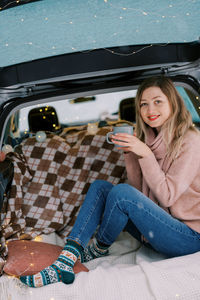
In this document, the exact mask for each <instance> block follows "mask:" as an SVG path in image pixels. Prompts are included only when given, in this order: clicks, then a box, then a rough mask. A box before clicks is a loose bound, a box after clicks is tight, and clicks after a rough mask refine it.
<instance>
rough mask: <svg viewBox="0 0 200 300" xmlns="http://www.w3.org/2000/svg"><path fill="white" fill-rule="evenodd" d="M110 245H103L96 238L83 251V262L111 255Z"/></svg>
mask: <svg viewBox="0 0 200 300" xmlns="http://www.w3.org/2000/svg"><path fill="white" fill-rule="evenodd" d="M109 247H110V246H101V245H100V244H99V243H98V241H97V240H96V239H95V238H94V239H93V240H92V243H91V244H90V245H88V246H87V247H86V248H85V249H84V250H83V251H82V252H81V262H82V263H84V262H88V261H90V260H92V259H95V258H99V257H104V256H107V255H109V250H108V248H109Z"/></svg>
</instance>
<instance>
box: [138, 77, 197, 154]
mask: <svg viewBox="0 0 200 300" xmlns="http://www.w3.org/2000/svg"><path fill="white" fill-rule="evenodd" d="M150 87H159V88H160V89H161V91H162V92H163V93H164V94H165V96H167V98H168V100H169V104H170V107H171V116H170V117H169V119H168V120H167V121H166V122H165V123H164V125H163V126H162V128H161V130H162V132H163V140H164V143H165V144H166V147H167V155H168V156H169V157H171V158H172V159H174V158H175V157H176V156H177V155H178V153H179V151H180V148H181V145H182V141H183V137H184V135H185V134H186V132H187V131H188V130H192V131H196V132H198V130H197V129H196V128H195V127H194V125H193V123H192V117H191V114H190V113H189V111H188V110H187V108H186V107H185V104H184V101H183V99H182V97H181V96H180V95H179V93H178V92H177V90H176V88H175V86H174V84H173V82H172V80H171V79H169V78H168V77H165V76H159V77H151V78H148V79H145V80H144V81H143V83H142V84H141V85H140V86H139V88H138V91H137V95H136V99H135V109H136V135H137V137H138V138H139V139H140V140H142V141H144V140H145V136H146V134H147V128H148V127H149V126H148V125H147V124H146V123H144V121H143V119H142V117H141V114H140V102H141V98H142V94H143V92H144V90H146V89H147V88H150Z"/></svg>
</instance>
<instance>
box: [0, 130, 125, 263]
mask: <svg viewBox="0 0 200 300" xmlns="http://www.w3.org/2000/svg"><path fill="white" fill-rule="evenodd" d="M108 131H110V128H109V127H105V128H102V129H98V132H97V133H96V134H95V135H91V134H89V133H88V131H87V129H86V127H85V128H84V127H83V128H81V129H80V130H67V131H63V132H62V133H61V134H60V135H59V136H58V135H52V134H49V135H48V136H47V139H46V140H45V141H44V142H37V141H36V139H35V137H31V138H28V139H26V140H25V141H24V142H23V144H22V145H20V146H19V147H18V150H17V152H16V153H14V154H13V155H12V157H11V159H12V160H13V164H14V178H13V181H12V186H11V189H10V193H9V197H8V198H7V199H6V201H4V206H3V211H2V213H1V228H0V244H1V255H2V256H3V257H6V255H7V249H6V241H7V240H9V239H33V238H35V237H36V236H38V235H40V234H49V233H52V232H56V233H57V234H59V235H60V236H62V237H64V236H67V235H68V234H69V233H70V231H71V229H72V226H73V224H74V222H75V219H76V216H77V213H78V211H79V208H80V206H81V204H82V202H83V200H84V197H85V194H86V192H87V190H88V188H89V185H90V184H91V182H93V181H94V180H95V179H104V180H107V181H110V182H111V183H113V184H117V183H120V182H123V181H124V180H125V167H124V160H123V155H122V153H121V152H120V151H119V150H117V149H116V148H114V147H113V145H111V144H108V143H107V142H106V139H105V135H106V133H107V132H108Z"/></svg>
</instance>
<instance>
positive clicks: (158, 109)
mask: <svg viewBox="0 0 200 300" xmlns="http://www.w3.org/2000/svg"><path fill="white" fill-rule="evenodd" d="M140 114H141V117H142V119H143V121H144V122H145V123H146V124H147V125H149V126H150V127H152V128H156V129H157V131H158V132H159V131H160V129H161V127H162V125H163V124H164V123H165V121H166V120H167V119H168V118H169V117H170V115H171V107H170V103H169V100H168V98H167V96H165V94H164V93H163V92H162V90H161V89H160V88H159V87H155V86H153V87H149V88H147V89H146V90H144V92H143V93H142V97H141V101H140Z"/></svg>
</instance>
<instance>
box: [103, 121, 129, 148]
mask: <svg viewBox="0 0 200 300" xmlns="http://www.w3.org/2000/svg"><path fill="white" fill-rule="evenodd" d="M116 133H128V134H131V135H133V126H131V125H121V126H115V127H114V128H113V131H110V132H108V133H107V135H106V140H107V142H108V143H109V144H114V145H115V146H116V147H125V146H120V145H116V144H115V143H113V142H112V141H111V140H110V135H115V134H116Z"/></svg>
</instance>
